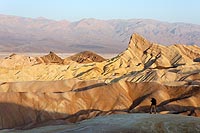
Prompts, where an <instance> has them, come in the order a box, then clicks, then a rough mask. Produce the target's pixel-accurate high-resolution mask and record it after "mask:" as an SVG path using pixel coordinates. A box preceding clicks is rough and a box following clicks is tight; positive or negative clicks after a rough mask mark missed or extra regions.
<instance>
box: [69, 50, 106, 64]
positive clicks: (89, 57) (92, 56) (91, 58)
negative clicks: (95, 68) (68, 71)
mask: <svg viewBox="0 0 200 133" xmlns="http://www.w3.org/2000/svg"><path fill="white" fill-rule="evenodd" d="M66 60H72V61H75V62H78V63H91V62H103V61H105V59H104V58H103V57H101V56H100V55H98V54H96V53H93V52H91V51H84V52H80V53H78V54H75V55H72V56H70V57H68V58H66Z"/></svg>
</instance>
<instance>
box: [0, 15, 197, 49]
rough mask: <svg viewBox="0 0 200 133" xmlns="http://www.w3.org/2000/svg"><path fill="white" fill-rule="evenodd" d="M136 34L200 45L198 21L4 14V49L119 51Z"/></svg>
mask: <svg viewBox="0 0 200 133" xmlns="http://www.w3.org/2000/svg"><path fill="white" fill-rule="evenodd" d="M133 33H139V34H140V35H142V36H144V37H145V38H147V39H148V40H150V41H152V42H157V43H160V44H166V45H170V44H187V45H193V44H196V45H200V43H199V42H200V39H199V36H200V25H195V24H187V23H168V22H161V21H157V20H150V19H129V20H123V19H122V20H120V19H119V20H98V19H92V18H89V19H82V20H80V21H75V22H70V21H67V20H61V21H55V20H50V19H46V18H41V17H40V18H35V19H32V18H24V17H17V16H8V15H0V52H10V53H14V52H18V53H24V52H32V53H34V52H39V53H46V52H49V51H55V52H57V53H58V52H59V53H78V52H82V51H86V50H89V51H95V52H97V53H119V52H121V51H123V50H125V48H127V43H128V41H129V36H130V35H131V34H133Z"/></svg>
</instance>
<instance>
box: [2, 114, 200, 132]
mask: <svg viewBox="0 0 200 133" xmlns="http://www.w3.org/2000/svg"><path fill="white" fill-rule="evenodd" d="M57 123H58V122H57ZM60 123H61V122H60ZM199 123H200V119H198V118H194V117H185V116H181V115H176V116H175V115H159V114H157V115H150V114H120V115H110V116H107V117H97V118H94V119H90V120H86V121H82V122H80V123H77V124H70V125H57V124H56V123H55V125H56V126H55V125H54V126H52V125H51V126H44V127H39V128H34V129H30V130H26V132H37V133H53V132H55V131H56V132H88V131H90V132H124V133H130V132H143V133H146V132H199V131H200V128H199ZM20 131H22V130H3V131H2V133H9V132H13V133H15V132H16V133H17V132H20Z"/></svg>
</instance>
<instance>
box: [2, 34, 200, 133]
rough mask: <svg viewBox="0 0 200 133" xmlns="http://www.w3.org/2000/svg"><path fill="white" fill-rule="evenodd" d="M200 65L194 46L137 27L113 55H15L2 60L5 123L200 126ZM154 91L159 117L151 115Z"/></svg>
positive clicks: (43, 127) (87, 127)
mask: <svg viewBox="0 0 200 133" xmlns="http://www.w3.org/2000/svg"><path fill="white" fill-rule="evenodd" d="M199 63H200V47H198V46H196V45H181V44H176V45H169V46H166V45H161V44H157V43H152V42H150V41H148V40H147V39H145V38H144V37H142V36H141V35H139V34H136V33H135V34H133V35H132V36H131V38H130V40H129V43H128V46H127V49H126V50H124V51H123V52H121V53H119V54H118V55H117V56H115V57H113V58H110V59H105V58H103V57H101V55H97V54H95V53H93V52H90V51H85V52H82V53H79V54H76V55H74V56H70V57H66V58H61V57H59V56H58V55H56V53H54V52H50V53H49V54H48V55H44V56H40V57H30V56H26V55H18V54H12V55H10V56H9V57H6V58H2V59H0V73H1V75H0V81H1V83H0V92H1V98H0V128H1V129H13V128H14V129H15V130H16V131H17V129H18V130H21V129H29V130H23V131H24V132H25V131H26V132H28V131H30V132H39V131H44V132H45V131H46V132H54V131H55V130H56V131H57V132H72V131H74V132H81V131H82V132H87V131H91V132H92V131H94V132H95V131H96V132H98V131H99V132H100V131H102V132H103V131H107V132H112V131H124V132H125V131H126V132H128V131H135V132H137V131H142V132H148V131H149V130H152V131H156V132H162V131H163V132H164V131H168V132H170V131H171V132H172V131H173V132H176V131H180V132H181V131H185V132H190V131H192V132H199V131H200V124H199V123H200V119H199V118H198V117H199V116H200V87H199V85H200V64H199ZM152 97H154V98H156V99H157V112H158V113H159V114H156V115H150V114H149V107H150V100H151V98H152ZM113 114H115V115H113ZM175 114H177V115H175ZM94 117H95V119H90V118H94ZM96 117H97V118H96ZM86 119H89V120H87V121H83V120H86ZM172 119H174V120H172ZM134 120H135V121H134ZM136 121H137V122H136ZM170 121H171V122H170ZM77 122H80V123H77ZM148 122H149V123H148ZM72 123H75V124H74V125H73V124H72ZM95 123H96V125H97V126H95ZM112 124H113V125H112ZM53 125H54V126H53ZM55 125H57V126H55ZM133 125H134V126H133ZM138 126H139V127H140V128H139V127H138ZM36 127H37V128H36ZM145 127H151V129H150V128H145ZM15 130H12V131H13V132H15ZM7 131H8V132H9V131H10V130H4V132H7Z"/></svg>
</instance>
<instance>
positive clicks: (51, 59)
mask: <svg viewBox="0 0 200 133" xmlns="http://www.w3.org/2000/svg"><path fill="white" fill-rule="evenodd" d="M36 60H37V61H38V63H45V64H49V63H56V64H63V62H64V60H63V59H62V58H60V57H59V56H58V55H56V54H55V53H54V52H51V51H50V52H49V54H48V55H45V56H43V57H36Z"/></svg>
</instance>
